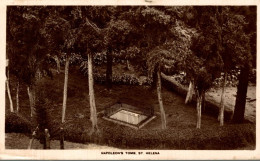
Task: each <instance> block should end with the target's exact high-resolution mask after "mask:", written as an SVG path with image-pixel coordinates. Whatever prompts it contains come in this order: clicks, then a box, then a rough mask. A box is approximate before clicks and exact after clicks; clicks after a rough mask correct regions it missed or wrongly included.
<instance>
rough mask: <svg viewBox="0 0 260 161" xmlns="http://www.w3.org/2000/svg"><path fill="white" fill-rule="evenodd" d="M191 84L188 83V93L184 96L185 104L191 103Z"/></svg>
mask: <svg viewBox="0 0 260 161" xmlns="http://www.w3.org/2000/svg"><path fill="white" fill-rule="evenodd" d="M193 88H194V87H193V83H192V81H190V84H189V89H188V92H187V95H186V99H185V104H187V103H189V102H191V100H192V95H193Z"/></svg>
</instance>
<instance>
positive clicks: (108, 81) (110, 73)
mask: <svg viewBox="0 0 260 161" xmlns="http://www.w3.org/2000/svg"><path fill="white" fill-rule="evenodd" d="M112 66H113V56H112V50H111V49H110V48H109V49H108V50H107V69H106V85H107V89H111V88H112V77H113V69H112Z"/></svg>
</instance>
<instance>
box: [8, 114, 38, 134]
mask: <svg viewBox="0 0 260 161" xmlns="http://www.w3.org/2000/svg"><path fill="white" fill-rule="evenodd" d="M32 127H33V125H32V124H31V122H30V121H29V120H27V119H26V118H25V117H23V116H22V115H19V114H17V113H13V112H10V113H6V115H5V132H6V133H11V132H16V133H31V129H32Z"/></svg>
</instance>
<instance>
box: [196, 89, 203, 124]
mask: <svg viewBox="0 0 260 161" xmlns="http://www.w3.org/2000/svg"><path fill="white" fill-rule="evenodd" d="M201 102H202V94H200V93H199V92H198V94H197V126H196V128H198V129H200V127H201Z"/></svg>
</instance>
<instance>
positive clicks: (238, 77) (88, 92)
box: [2, 5, 257, 159]
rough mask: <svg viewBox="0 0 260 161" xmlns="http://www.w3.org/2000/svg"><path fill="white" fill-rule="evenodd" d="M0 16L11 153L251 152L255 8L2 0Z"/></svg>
mask: <svg viewBox="0 0 260 161" xmlns="http://www.w3.org/2000/svg"><path fill="white" fill-rule="evenodd" d="M5 23H6V40H5V42H6V43H5V51H6V53H5V62H3V63H2V64H5V76H3V79H4V77H5V98H2V99H5V112H4V114H3V116H4V119H3V120H4V122H5V123H4V132H3V133H4V141H5V142H4V148H5V150H27V151H35V150H47V151H48V150H99V152H98V155H102V156H103V157H105V158H106V157H108V156H109V157H113V156H120V155H121V156H124V155H126V156H129V155H130V156H131V155H132V156H136V155H137V156H138V155H139V156H140V155H142V157H143V158H146V157H147V156H149V157H151V156H156V157H159V156H160V155H162V152H166V151H169V153H170V151H172V150H185V151H186V152H187V151H189V150H223V151H225V150H232V151H239V150H243V151H249V152H250V151H251V152H254V151H255V149H256V142H257V140H256V100H257V99H256V92H257V90H256V82H257V80H256V74H257V73H256V70H257V69H256V68H257V60H256V57H257V56H256V53H257V44H256V41H257V32H256V31H257V6H256V5H201V6H198V5H179V6H176V5H154V6H153V5H57V6H54V5H53V6H52V5H7V6H6V22H5ZM64 152H65V151H64ZM248 157H250V156H248ZM123 158H124V157H123ZM173 158H174V156H172V158H169V159H173ZM42 159H44V158H42ZM85 159H88V157H87V156H86V158H85ZM97 159H99V158H97ZM132 159H134V158H132Z"/></svg>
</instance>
